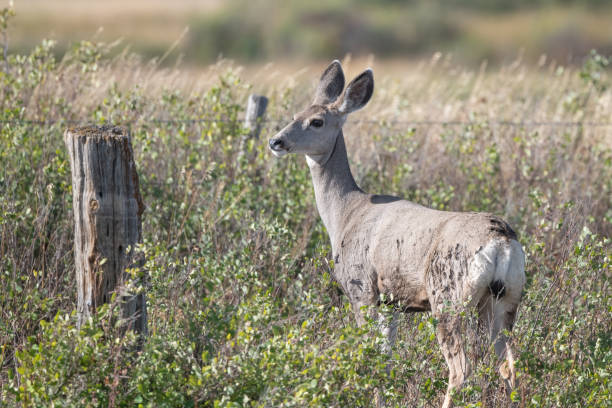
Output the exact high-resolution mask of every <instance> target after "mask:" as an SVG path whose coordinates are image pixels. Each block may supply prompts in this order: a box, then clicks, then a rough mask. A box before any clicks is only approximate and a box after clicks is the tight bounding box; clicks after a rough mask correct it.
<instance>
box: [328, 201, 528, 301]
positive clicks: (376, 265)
mask: <svg viewBox="0 0 612 408" xmlns="http://www.w3.org/2000/svg"><path fill="white" fill-rule="evenodd" d="M369 201H370V203H372V202H376V201H377V199H376V198H375V196H371V197H370V200H369ZM355 212H356V213H354V214H351V217H350V218H351V219H354V222H349V223H347V227H346V228H345V230H344V231H343V234H342V237H343V239H342V240H341V242H340V243H339V245H333V247H335V248H334V249H335V251H334V252H335V253H334V261H335V269H334V275H335V278H336V280H337V281H338V283H339V284H340V286H341V287H342V289H343V290H344V292H345V294H346V295H347V296H348V298H349V300H350V302H351V304H353V306H354V307H357V308H359V307H361V306H364V305H377V304H379V303H380V302H381V301H382V302H384V303H387V304H392V305H394V306H396V307H397V308H398V309H399V310H401V311H404V312H413V311H427V310H431V309H432V304H433V305H434V307H435V306H439V305H441V304H443V303H444V302H445V301H449V302H452V303H453V304H455V305H458V304H461V303H463V302H466V301H468V302H470V304H474V303H477V302H479V301H480V300H481V299H482V298H483V297H484V296H486V295H491V296H493V297H494V298H495V299H496V300H500V299H502V298H503V297H506V296H507V297H512V299H513V300H515V301H518V300H519V299H520V295H521V291H522V288H523V284H524V273H523V272H522V271H523V267H524V255H523V252H522V249H521V247H520V245H519V243H518V242H517V241H516V234H515V233H514V231H513V230H512V229H511V228H510V226H509V225H508V224H507V223H506V222H505V221H503V220H502V219H500V218H498V217H496V216H494V215H491V214H486V213H454V212H443V211H436V210H431V209H429V208H426V207H422V206H419V205H417V204H414V203H411V202H409V201H404V200H397V201H393V202H387V203H381V204H374V205H371V206H367V207H366V209H365V211H355ZM382 214H385V216H381V215H382ZM389 214H393V215H394V216H389ZM380 295H383V296H380Z"/></svg>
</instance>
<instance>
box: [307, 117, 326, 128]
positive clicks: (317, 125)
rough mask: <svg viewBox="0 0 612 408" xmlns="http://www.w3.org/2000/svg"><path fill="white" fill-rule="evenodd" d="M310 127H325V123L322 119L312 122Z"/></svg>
mask: <svg viewBox="0 0 612 408" xmlns="http://www.w3.org/2000/svg"><path fill="white" fill-rule="evenodd" d="M310 126H312V127H316V128H320V127H321V126H323V121H322V120H321V119H313V120H311V121H310Z"/></svg>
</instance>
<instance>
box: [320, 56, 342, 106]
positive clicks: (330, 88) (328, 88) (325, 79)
mask: <svg viewBox="0 0 612 408" xmlns="http://www.w3.org/2000/svg"><path fill="white" fill-rule="evenodd" d="M343 89H344V73H343V72H342V65H340V61H338V60H334V61H333V62H332V63H331V64H329V66H328V67H327V68H326V69H325V71H323V75H321V80H320V81H319V86H317V92H316V93H315V98H314V102H313V104H314V105H327V104H328V103H332V102H333V101H335V100H336V98H338V96H340V94H341V93H342V90H343Z"/></svg>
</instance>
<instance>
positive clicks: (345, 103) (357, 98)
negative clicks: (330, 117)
mask: <svg viewBox="0 0 612 408" xmlns="http://www.w3.org/2000/svg"><path fill="white" fill-rule="evenodd" d="M373 92H374V75H373V74H372V70H371V69H370V68H368V69H366V70H365V71H363V72H362V73H361V74H360V75H359V76H358V77H357V78H355V79H353V80H352V81H351V83H350V84H348V86H347V87H346V90H345V91H344V95H342V97H341V98H340V99H338V101H336V103H335V106H336V107H337V109H338V111H339V112H340V113H344V114H348V113H351V112H354V111H356V110H357V109H361V108H363V107H364V106H365V105H366V104H367V103H368V101H369V100H370V98H371V97H372V93H373Z"/></svg>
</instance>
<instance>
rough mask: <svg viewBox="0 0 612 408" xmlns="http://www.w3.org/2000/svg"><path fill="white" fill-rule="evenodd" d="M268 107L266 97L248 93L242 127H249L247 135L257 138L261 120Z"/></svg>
mask: <svg viewBox="0 0 612 408" xmlns="http://www.w3.org/2000/svg"><path fill="white" fill-rule="evenodd" d="M267 107H268V98H266V97H265V96H263V95H255V94H251V95H249V102H248V104H247V109H246V115H245V117H244V127H245V128H247V129H249V137H250V138H253V139H257V138H258V137H259V133H261V122H262V120H263V116H264V114H265V113H266V108H267Z"/></svg>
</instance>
